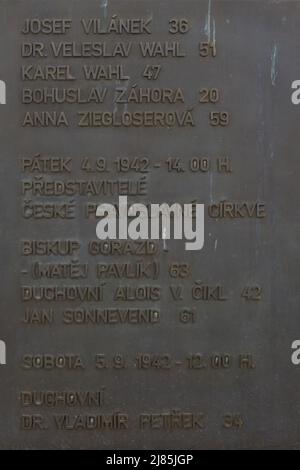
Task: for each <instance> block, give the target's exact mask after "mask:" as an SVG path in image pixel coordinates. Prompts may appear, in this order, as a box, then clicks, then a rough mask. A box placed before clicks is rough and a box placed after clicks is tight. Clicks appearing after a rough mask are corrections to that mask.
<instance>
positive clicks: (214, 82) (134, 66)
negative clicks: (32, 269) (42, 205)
mask: <svg viewBox="0 0 300 470" xmlns="http://www.w3.org/2000/svg"><path fill="white" fill-rule="evenodd" d="M0 10H1V12H0V31H1V42H0V79H5V80H6V83H7V105H1V106H0V123H1V142H0V155H1V167H0V171H1V185H0V211H1V223H0V228H1V232H0V233H1V239H0V244H1V245H0V257H1V264H0V271H1V297H0V306H1V308H0V338H1V339H3V340H5V341H6V345H7V364H6V365H4V366H0V447H1V448H26V449H28V448H37V449H45V448H66V449H71V448H73V449H75V448H83V449H97V448H98V449H99V448H106V449H112V448H118V449H133V448H145V449H161V448H168V449H173V448H174V449H180V448H184V449H209V448H221V449H223V448H225V449H231V448H238V449H240V448H242V449H243V448H250V449H254V448H299V437H300V434H299V433H300V431H299V411H300V410H299V386H300V375H299V374H300V372H299V368H297V366H294V365H292V363H291V343H292V342H293V341H294V340H295V339H297V338H298V337H299V301H300V298H299V261H300V260H299V235H300V233H299V218H298V217H299V210H298V202H299V198H300V189H299V188H300V186H299V181H298V180H299V178H298V168H299V162H298V158H299V109H298V108H297V106H293V105H292V104H291V100H290V94H291V91H290V87H291V82H292V81H293V80H295V79H298V78H300V77H299V75H300V60H299V31H300V2H299V1H282V2H280V1H278V2H275V1H247V0H245V1H242V0H240V1H217V0H215V1H214V0H212V1H211V2H210V1H204V0H203V1H193V0H185V1H178V0H165V1H160V0H151V1H148V0H145V1H144V0H143V1H135V0H132V1H131V0H122V1H117V0H106V2H104V1H102V2H101V1H100V0H86V1H84V2H82V1H73V2H69V1H68V0H59V1H58V0H52V1H51V2H50V1H49V2H48V1H34V0H26V2H24V1H17V0H9V1H5V0H1V1H0ZM113 14H117V15H118V16H120V17H125V18H126V17H134V16H135V17H145V16H147V17H148V16H151V15H152V16H153V39H156V40H166V38H167V37H168V34H167V28H168V19H169V18H170V17H179V18H180V17H184V18H187V19H188V20H190V21H191V24H192V28H191V31H190V32H189V33H188V35H184V36H182V37H180V41H182V43H183V44H184V46H185V48H186V50H187V51H190V50H194V49H193V48H194V47H195V44H197V43H198V42H199V41H205V40H208V39H209V40H214V39H215V40H216V41H217V45H218V56H217V58H216V59H215V60H214V61H211V62H209V63H208V64H207V63H205V64H203V63H200V62H197V60H196V58H195V57H194V56H193V55H192V54H190V55H189V56H188V57H187V58H186V59H185V60H184V65H182V62H181V61H180V60H168V59H164V60H162V61H161V63H163V64H165V70H166V71H165V73H164V74H163V76H162V77H160V78H159V80H158V85H159V86H160V87H163V86H165V87H178V86H180V87H182V88H183V89H184V90H185V97H186V106H187V107H188V106H190V107H194V106H195V107H196V109H195V116H196V117H197V123H198V124H197V127H195V128H192V129H189V128H187V129H170V130H167V129H133V128H131V129H112V128H107V129H104V130H101V129H100V130H99V129H79V128H76V127H72V128H67V129H51V128H44V129H35V128H24V127H22V125H21V120H22V116H23V114H24V112H25V106H24V105H22V104H21V102H20V93H21V88H22V86H23V84H22V83H21V79H20V65H21V64H22V58H21V56H20V43H21V42H22V39H23V38H22V35H21V33H20V30H21V28H22V27H23V23H24V19H25V18H34V17H39V18H42V17H49V18H72V19H73V20H74V21H77V22H78V21H79V19H80V18H83V17H95V18H97V17H99V18H108V17H110V16H111V15H113ZM69 34H70V35H71V37H72V38H73V40H78V41H79V40H82V37H83V36H82V33H80V32H79V30H78V29H76V28H74V30H73V31H72V33H69ZM126 39H127V38H126ZM41 40H43V41H47V40H48V39H47V38H45V37H43V38H41ZM63 40H64V39H63ZM124 40H125V39H124ZM133 40H134V41H138V40H139V39H136V38H134V39H133ZM47 61H48V59H46V62H47ZM49 61H50V59H49ZM69 61H70V62H72V59H71V60H70V59H69ZM140 61H141V59H140V58H139V57H138V56H133V57H131V58H130V59H128V68H129V69H130V85H132V84H134V83H136V82H138V83H140V81H141V79H140V75H139V74H140V65H141V62H140ZM152 61H153V60H152ZM31 62H33V63H38V59H32V61H31ZM61 62H62V63H63V62H64V61H63V60H61ZM154 62H155V60H154ZM143 63H144V62H143ZM76 64H78V62H76ZM126 64H127V62H126ZM34 85H35V84H34ZM202 85H203V86H215V87H218V88H220V89H221V90H222V98H223V101H222V107H223V108H224V109H226V110H227V111H228V112H230V114H231V116H232V119H231V123H230V126H229V127H228V128H226V129H223V130H217V131H216V130H215V129H213V128H211V127H209V125H207V122H206V121H205V120H204V116H206V114H205V113H207V110H208V109H209V108H205V109H204V108H200V107H199V106H198V105H197V104H196V105H195V96H196V95H195V90H197V89H198V88H199V87H200V86H202ZM42 86H45V84H42ZM81 86H82V87H85V86H86V85H85V84H84V83H82V84H81ZM114 86H115V83H114V82H113V81H112V82H108V84H107V87H114ZM110 106H111V107H112V106H113V103H111V104H110ZM37 109H38V106H37ZM47 109H52V108H51V106H49V107H48V108H47ZM68 109H69V108H68ZM72 109H73V108H72ZM71 112H73V111H71ZM120 152H122V153H123V154H124V155H133V154H134V155H143V154H145V153H149V154H150V155H151V158H152V159H153V160H156V161H160V162H164V160H165V159H166V156H168V155H177V156H180V157H183V158H191V157H192V156H193V155H199V154H208V155H218V154H228V155H230V156H231V159H232V162H233V168H234V171H233V174H231V175H227V176H224V175H220V174H216V173H212V174H205V175H201V176H199V177H196V176H195V175H193V174H190V173H188V174H179V175H176V174H169V175H168V174H166V173H165V172H163V171H157V170H156V171H154V170H153V171H152V172H151V174H148V175H147V180H148V183H149V188H150V189H149V194H148V196H147V197H145V198H139V200H141V201H143V202H149V201H151V202H152V200H153V202H160V201H165V200H166V201H170V202H171V201H178V200H179V201H182V202H187V201H191V200H198V201H201V202H204V203H205V204H210V203H212V202H216V201H221V200H224V199H228V200H232V201H241V200H246V201H252V200H259V201H263V202H265V203H266V207H267V217H266V219H264V220H263V221H259V220H247V219H245V220H238V219H237V220H214V219H207V221H206V241H205V247H204V249H203V250H202V251H201V252H196V253H189V252H185V251H184V248H183V243H182V242H176V243H174V242H171V241H170V242H168V250H169V251H164V250H163V245H162V243H160V254H159V257H158V259H159V262H160V263H161V266H162V268H161V269H162V272H161V276H160V279H159V281H156V282H152V284H160V285H161V286H163V287H164V289H165V290H164V292H163V295H162V298H161V300H160V301H159V302H156V303H155V304H151V302H148V306H152V305H153V306H154V305H155V308H159V309H160V311H161V322H160V324H159V325H154V326H147V325H141V326H132V325H119V326H112V327H111V326H95V327H92V326H80V327H78V326H69V327H66V326H64V325H62V324H61V322H60V321H56V322H55V323H54V324H53V325H50V326H32V325H24V324H22V317H23V315H24V310H25V306H24V303H23V302H21V296H20V286H21V285H24V284H29V285H31V284H34V282H33V281H32V280H31V279H30V278H28V277H27V278H26V275H25V278H24V274H22V273H21V271H22V269H25V268H26V267H27V266H28V260H27V259H24V257H22V256H21V253H20V240H21V239H68V238H74V239H78V240H80V241H81V242H82V243H83V245H84V246H86V244H87V243H88V241H89V240H92V239H95V221H94V220H88V219H85V218H84V217H83V216H82V211H81V215H80V217H77V218H76V219H74V220H72V221H68V222H65V221H60V222H58V223H56V222H55V221H50V222H44V221H43V222H42V221H30V222H28V221H27V220H25V219H24V218H23V217H22V216H21V207H22V198H21V195H20V179H21V177H22V176H23V175H21V172H20V159H21V158H22V157H23V156H31V155H34V154H37V153H41V154H45V155H60V156H62V157H67V156H72V158H73V160H74V161H78V160H79V158H80V157H82V156H83V155H86V154H87V153H88V154H89V155H91V156H99V155H102V154H104V155H107V156H108V158H113V157H115V156H116V155H118V154H120ZM75 174H76V172H75ZM94 200H95V199H94ZM96 201H97V200H96ZM83 202H84V201H83V200H81V202H80V204H81V206H82V204H83ZM97 202H98V201H97ZM84 259H88V261H89V262H91V263H95V262H96V260H95V259H90V258H88V256H87V252H86V248H84V249H83V251H82V254H81V260H84ZM54 261H57V260H54ZM105 261H106V262H108V261H111V262H116V259H115V258H111V259H110V258H106V259H105ZM121 261H122V259H121V260H119V261H118V262H121ZM127 261H128V259H127ZM129 261H130V259H129ZM172 261H186V262H189V263H190V264H191V266H192V272H193V275H192V277H191V278H189V279H186V280H183V281H182V282H181V284H182V286H183V287H184V289H186V291H187V292H190V290H191V287H192V285H193V282H194V281H196V280H202V281H205V282H207V283H211V284H217V283H219V284H222V285H223V286H224V288H225V290H226V293H227V294H228V296H229V299H228V300H227V301H226V302H194V301H192V300H191V299H190V298H189V299H185V300H184V301H182V302H179V303H178V302H175V301H173V300H172V298H171V297H170V293H169V292H168V286H169V285H170V284H172V283H173V284H175V285H178V284H180V283H179V282H178V281H177V282H172V280H170V278H169V276H168V273H167V266H168V264H169V263H170V262H172ZM42 282H44V281H42ZM51 282H52V281H51ZM90 282H91V283H92V282H93V281H90ZM118 282H119V283H121V281H119V280H116V281H114V282H112V281H110V283H109V286H108V287H107V289H108V290H107V292H108V297H109V295H110V293H111V292H112V291H113V289H114V288H115V286H116V283H118ZM138 282H140V281H138ZM134 283H135V281H131V282H129V283H128V284H130V285H132V284H134ZM82 284H83V283H82ZM253 284H254V285H261V286H262V288H263V296H262V300H261V301H258V302H248V303H247V302H245V301H244V300H243V299H242V298H241V297H240V292H241V289H242V288H243V287H245V286H246V285H253ZM188 306H192V307H193V308H195V311H196V318H197V320H196V322H195V323H194V324H188V325H182V324H180V323H179V322H178V313H179V311H180V310H181V309H182V308H184V307H188ZM54 307H55V309H56V310H57V311H58V312H61V310H62V308H63V307H66V305H64V306H62V305H61V304H60V303H58V304H57V305H55V306H54ZM138 352H145V353H161V354H164V353H169V354H171V355H172V357H173V358H175V359H177V360H179V359H183V358H184V357H186V356H187V355H188V354H192V353H202V354H204V355H205V356H206V357H207V356H210V355H212V354H214V353H220V354H225V353H228V354H231V355H232V356H233V358H234V366H233V367H232V368H230V369H229V370H213V369H211V368H207V369H205V370H200V371H199V370H187V369H186V368H182V367H181V368H180V367H177V368H176V367H173V368H172V369H171V370H147V371H141V370H137V369H136V368H134V367H128V369H126V370H113V369H111V368H110V369H108V370H104V371H103V370H101V371H99V370H95V369H94V367H93V357H94V355H95V354H97V353H106V354H108V355H113V354H116V353H120V354H124V355H126V357H128V358H129V359H130V360H131V359H132V358H133V357H135V356H136V354H137V353H138ZM38 353H43V354H57V353H64V354H67V353H73V354H78V355H80V356H81V357H82V358H83V360H84V361H85V362H86V364H87V367H86V369H85V370H83V371H57V370H56V371H45V370H36V371H24V370H23V369H22V367H21V363H22V357H23V356H24V355H25V354H38ZM241 353H248V354H252V355H253V357H254V359H255V364H256V367H255V369H253V370H243V369H239V368H238V367H237V365H236V361H237V357H238V355H239V354H241ZM102 387H105V388H106V392H105V400H106V403H105V406H103V407H102V408H100V409H94V408H80V409H76V410H72V409H68V410H67V409H66V408H64V407H58V408H53V409H52V408H37V407H35V408H24V407H21V405H20V401H19V394H20V392H21V391H22V390H23V391H24V390H77V391H79V390H98V389H99V388H102ZM173 410H180V411H182V412H192V413H204V415H205V420H204V422H205V427H204V429H200V430H199V429H195V430H173V431H166V430H158V429H152V430H151V429H147V430H140V429H139V428H138V415H139V414H140V413H163V412H169V411H173ZM118 411H119V412H122V413H128V415H129V429H128V430H126V431H124V430H114V431H107V430H106V431H80V430H77V431H68V430H57V429H55V426H54V423H53V415H54V414H62V413H65V412H67V413H71V414H76V413H81V414H88V413H112V412H118ZM228 413H232V414H240V415H241V416H242V417H243V426H241V427H234V428H230V429H228V428H226V427H224V425H223V424H224V423H223V417H224V415H226V414H228ZM22 414H27V415H30V414H42V415H43V416H45V417H46V420H47V429H44V430H29V431H28V430H27V431H26V430H22V429H21V425H20V416H21V415H22Z"/></svg>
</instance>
